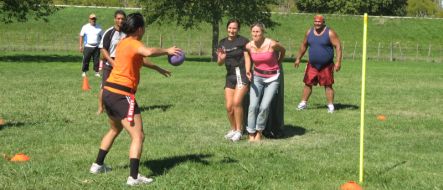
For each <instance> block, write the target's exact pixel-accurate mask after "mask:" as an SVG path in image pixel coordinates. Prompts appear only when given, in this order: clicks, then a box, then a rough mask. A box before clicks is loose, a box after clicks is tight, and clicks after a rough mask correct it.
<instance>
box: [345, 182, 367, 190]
mask: <svg viewBox="0 0 443 190" xmlns="http://www.w3.org/2000/svg"><path fill="white" fill-rule="evenodd" d="M340 190H363V188H362V187H361V186H360V185H358V183H356V182H355V181H348V182H347V183H345V184H343V185H341V187H340Z"/></svg>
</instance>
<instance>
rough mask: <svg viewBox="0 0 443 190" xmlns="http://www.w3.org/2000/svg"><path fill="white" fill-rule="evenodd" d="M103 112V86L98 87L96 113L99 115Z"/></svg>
mask: <svg viewBox="0 0 443 190" xmlns="http://www.w3.org/2000/svg"><path fill="white" fill-rule="evenodd" d="M101 113H103V88H102V89H100V92H99V93H98V110H97V115H100V114H101Z"/></svg>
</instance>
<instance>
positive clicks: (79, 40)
mask: <svg viewBox="0 0 443 190" xmlns="http://www.w3.org/2000/svg"><path fill="white" fill-rule="evenodd" d="M78 43H79V44H78V47H79V50H80V52H83V36H80V37H79V38H78Z"/></svg>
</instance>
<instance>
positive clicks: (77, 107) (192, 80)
mask: <svg viewBox="0 0 443 190" xmlns="http://www.w3.org/2000/svg"><path fill="white" fill-rule="evenodd" d="M80 60H81V57H80V56H78V54H58V55H54V54H50V53H48V54H44V53H40V54H35V53H34V54H29V53H27V52H23V53H20V52H15V53H4V54H3V55H2V56H0V85H1V87H2V88H1V95H0V117H2V118H3V119H4V120H5V121H6V125H3V126H0V153H4V154H7V155H13V154H15V153H19V152H23V153H25V154H27V155H29V156H30V157H31V160H30V161H29V162H26V163H12V162H9V161H6V160H4V159H0V168H1V169H0V189H124V188H127V186H126V185H125V182H126V178H127V176H128V175H129V166H128V163H129V159H128V147H129V143H130V138H129V136H128V134H127V133H126V132H123V133H122V134H121V135H120V137H119V138H118V139H117V140H116V142H115V144H114V146H113V147H112V150H111V152H110V153H109V154H108V156H107V159H106V161H105V162H106V163H107V164H109V165H111V166H112V167H113V171H112V172H110V173H107V174H100V175H92V174H89V172H88V169H89V167H90V165H91V163H92V162H94V161H95V157H96V154H97V151H98V147H99V143H100V140H101V137H102V136H103V135H104V133H105V132H106V131H107V130H108V125H107V117H106V114H102V115H100V116H97V115H95V112H96V109H97V91H98V87H99V82H100V80H99V79H98V78H95V77H94V76H93V75H92V74H91V73H89V82H90V85H91V87H92V90H91V91H89V92H84V91H82V90H81V84H82V78H81V72H80V68H81V64H80ZM153 60H154V62H156V63H157V64H158V65H160V66H162V67H164V68H166V69H169V70H170V71H172V72H173V76H172V77H171V78H165V77H163V76H161V75H159V74H157V73H156V72H154V71H152V70H149V69H146V68H145V69H143V70H142V76H141V84H140V86H139V91H138V92H137V101H138V103H139V105H140V107H141V109H142V117H143V120H144V130H145V133H146V139H145V142H144V148H143V155H142V158H141V168H140V170H141V172H142V173H143V174H146V175H150V176H153V177H154V178H155V180H156V181H155V182H154V183H153V184H151V185H149V186H142V187H135V188H134V189H145V188H149V189H306V190H312V189H338V188H339V186H340V185H341V184H343V183H345V182H347V181H349V180H354V181H358V167H359V135H360V133H359V126H360V84H361V75H360V73H361V66H360V63H359V62H358V61H355V62H350V61H345V62H344V63H343V68H342V70H341V71H340V72H339V73H336V75H335V76H336V85H335V90H336V107H337V111H336V112H335V113H334V114H328V113H327V111H326V107H325V98H324V90H323V89H322V88H320V87H316V88H314V92H313V94H312V97H311V100H310V101H309V109H307V110H305V111H296V110H295V106H296V105H297V103H298V101H299V100H300V95H301V90H302V86H303V83H302V78H303V71H304V69H303V68H299V69H294V68H293V67H292V63H289V62H288V63H284V69H285V80H286V81H285V124H286V127H285V128H284V132H285V137H284V138H282V139H266V140H264V141H262V142H260V143H248V142H247V140H241V141H240V142H238V143H232V142H229V141H227V140H225V139H223V136H224V134H225V133H226V132H227V130H228V121H227V119H226V113H225V108H224V95H223V86H224V75H225V69H224V67H218V66H216V64H214V63H210V62H206V59H204V58H189V59H188V60H187V61H186V62H185V63H184V64H183V65H182V66H179V67H173V66H170V65H168V64H167V63H166V59H165V58H164V57H161V58H156V59H153ZM303 67H304V65H303ZM442 70H443V65H441V64H435V63H412V62H396V63H384V62H372V61H371V62H369V63H368V68H367V80H366V82H367V88H366V92H367V94H366V114H365V116H366V117H365V118H366V122H365V126H366V131H365V175H364V177H365V178H364V184H363V185H364V188H365V189H367V190H371V189H372V190H379V189H402V190H404V189H411V190H415V189H443V185H442V184H441V179H443V173H442V170H441V163H443V153H442V151H441V147H443V141H442V140H441V139H442V137H443V129H442V124H443V114H442V109H441V106H440V105H441V104H442V103H443V99H442V98H441V95H442V94H443V76H442V75H441V71H442ZM379 114H383V115H385V116H386V118H387V119H386V121H383V122H382V121H378V120H377V119H376V117H377V115H379ZM244 138H246V135H245V136H244Z"/></svg>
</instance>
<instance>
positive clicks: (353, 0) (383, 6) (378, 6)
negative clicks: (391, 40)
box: [295, 0, 407, 16]
mask: <svg viewBox="0 0 443 190" xmlns="http://www.w3.org/2000/svg"><path fill="white" fill-rule="evenodd" d="M406 1H407V0H365V1H361V0H296V3H295V4H296V6H297V8H298V10H300V11H301V12H311V13H312V12H314V13H338V14H363V13H368V14H370V15H390V16H392V15H395V16H403V15H405V14H406Z"/></svg>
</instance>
